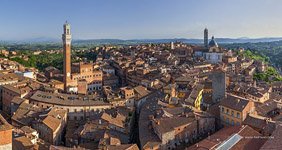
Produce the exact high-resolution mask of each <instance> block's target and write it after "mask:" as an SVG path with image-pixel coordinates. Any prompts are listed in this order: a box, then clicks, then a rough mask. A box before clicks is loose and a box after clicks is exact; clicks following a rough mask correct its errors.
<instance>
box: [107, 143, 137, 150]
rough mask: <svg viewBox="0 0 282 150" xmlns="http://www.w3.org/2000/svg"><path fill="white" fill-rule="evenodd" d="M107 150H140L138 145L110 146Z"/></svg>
mask: <svg viewBox="0 0 282 150" xmlns="http://www.w3.org/2000/svg"><path fill="white" fill-rule="evenodd" d="M107 150H139V148H138V146H137V145H136V144H122V145H116V146H114V145H108V146H107Z"/></svg>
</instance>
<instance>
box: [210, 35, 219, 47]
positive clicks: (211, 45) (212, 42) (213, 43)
mask: <svg viewBox="0 0 282 150" xmlns="http://www.w3.org/2000/svg"><path fill="white" fill-rule="evenodd" d="M209 46H210V47H218V45H217V43H216V41H215V39H214V36H212V39H211V41H210V42H209Z"/></svg>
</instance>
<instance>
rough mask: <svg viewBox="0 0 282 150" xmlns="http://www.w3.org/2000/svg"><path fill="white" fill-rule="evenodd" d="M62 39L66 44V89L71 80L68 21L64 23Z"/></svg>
mask: <svg viewBox="0 0 282 150" xmlns="http://www.w3.org/2000/svg"><path fill="white" fill-rule="evenodd" d="M62 39H63V44H64V86H65V87H64V88H65V90H66V89H67V87H68V86H69V83H70V81H71V32H70V24H69V23H68V22H67V21H66V23H65V24H64V33H63V34H62Z"/></svg>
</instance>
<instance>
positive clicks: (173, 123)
mask: <svg viewBox="0 0 282 150" xmlns="http://www.w3.org/2000/svg"><path fill="white" fill-rule="evenodd" d="M156 121H159V124H157V123H156V122H153V123H154V124H155V126H156V130H158V132H159V133H161V134H163V133H166V132H171V131H174V129H175V128H177V127H180V126H183V125H188V124H189V123H191V122H193V121H195V118H187V117H174V118H161V119H156Z"/></svg>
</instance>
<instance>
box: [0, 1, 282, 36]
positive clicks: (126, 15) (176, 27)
mask: <svg viewBox="0 0 282 150" xmlns="http://www.w3.org/2000/svg"><path fill="white" fill-rule="evenodd" d="M0 20H1V21H0V40H26V39H33V38H39V37H46V38H47V37H48V38H56V39H60V38H61V34H62V32H63V31H62V28H63V24H64V22H65V21H66V20H68V22H69V23H70V24H71V28H72V35H73V38H74V39H160V38H203V30H204V28H205V27H207V28H208V29H209V35H210V36H212V35H214V36H215V37H226V38H241V37H249V38H259V37H282V0H13V1H11V0H2V1H1V2H0Z"/></svg>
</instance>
